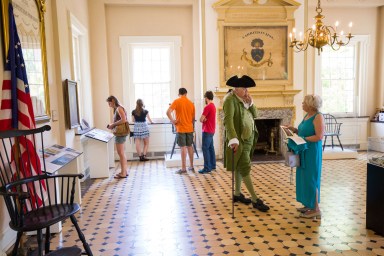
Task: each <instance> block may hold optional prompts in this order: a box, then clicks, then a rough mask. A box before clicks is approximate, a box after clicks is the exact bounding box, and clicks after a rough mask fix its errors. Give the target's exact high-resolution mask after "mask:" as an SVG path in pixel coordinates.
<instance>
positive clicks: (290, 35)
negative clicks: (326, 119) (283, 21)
mask: <svg viewBox="0 0 384 256" xmlns="http://www.w3.org/2000/svg"><path fill="white" fill-rule="evenodd" d="M289 39H290V40H291V43H292V33H289Z"/></svg>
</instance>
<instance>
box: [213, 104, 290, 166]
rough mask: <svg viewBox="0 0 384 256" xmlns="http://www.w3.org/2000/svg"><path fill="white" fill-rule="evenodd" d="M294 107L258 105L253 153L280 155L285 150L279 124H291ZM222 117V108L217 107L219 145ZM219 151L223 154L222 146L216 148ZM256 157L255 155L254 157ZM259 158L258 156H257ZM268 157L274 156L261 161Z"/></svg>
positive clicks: (222, 138)
mask: <svg viewBox="0 0 384 256" xmlns="http://www.w3.org/2000/svg"><path fill="white" fill-rule="evenodd" d="M295 117H296V116H295V107H294V106H288V107H265V108H263V107H259V108H258V111H257V118H256V119H255V123H256V126H257V129H258V131H259V140H258V144H257V148H256V150H255V154H259V156H260V155H266V154H268V155H276V152H277V154H278V155H280V156H281V152H283V150H285V145H284V143H283V137H282V133H281V129H280V125H292V124H293V121H294V119H295ZM223 118H224V113H223V110H222V109H219V119H218V123H219V125H218V129H219V134H220V145H223V143H224V141H225V138H224V126H223V125H222V123H223V122H222V120H223ZM271 133H273V137H274V138H273V146H274V149H273V151H275V152H270V151H272V150H271V149H272V148H271ZM218 151H219V152H220V156H223V155H222V154H223V147H222V146H221V147H220V148H219V150H218ZM256 158H257V157H256ZM259 159H260V158H259ZM268 159H272V160H271V161H274V160H273V159H274V158H266V159H262V160H261V161H269V160H268Z"/></svg>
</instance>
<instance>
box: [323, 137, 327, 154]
mask: <svg viewBox="0 0 384 256" xmlns="http://www.w3.org/2000/svg"><path fill="white" fill-rule="evenodd" d="M325 143H327V136H324V143H323V151H324V149H325Z"/></svg>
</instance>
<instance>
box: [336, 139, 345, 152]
mask: <svg viewBox="0 0 384 256" xmlns="http://www.w3.org/2000/svg"><path fill="white" fill-rule="evenodd" d="M337 139H338V141H339V144H340V147H341V150H342V151H344V148H343V145H342V144H341V142H340V138H339V136H337Z"/></svg>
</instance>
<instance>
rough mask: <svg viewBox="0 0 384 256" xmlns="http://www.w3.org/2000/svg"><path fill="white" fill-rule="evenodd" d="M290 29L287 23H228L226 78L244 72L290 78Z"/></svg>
mask: <svg viewBox="0 0 384 256" xmlns="http://www.w3.org/2000/svg"><path fill="white" fill-rule="evenodd" d="M287 31H288V27H287V26H225V27H224V80H228V79H229V78H230V77H232V76H234V75H241V74H247V75H248V76H250V77H252V78H253V79H254V80H263V81H267V80H274V81H282V80H287V79H288V43H287Z"/></svg>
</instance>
